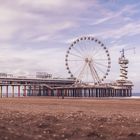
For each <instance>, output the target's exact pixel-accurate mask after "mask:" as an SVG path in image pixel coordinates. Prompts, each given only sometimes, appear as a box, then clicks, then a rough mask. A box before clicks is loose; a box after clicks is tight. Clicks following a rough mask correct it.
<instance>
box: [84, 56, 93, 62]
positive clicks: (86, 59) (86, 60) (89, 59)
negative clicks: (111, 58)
mask: <svg viewBox="0 0 140 140" xmlns="http://www.w3.org/2000/svg"><path fill="white" fill-rule="evenodd" d="M92 61H93V59H92V58H91V57H86V58H85V62H86V63H91V62H92Z"/></svg>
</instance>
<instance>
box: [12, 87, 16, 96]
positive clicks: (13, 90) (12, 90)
mask: <svg viewBox="0 0 140 140" xmlns="http://www.w3.org/2000/svg"><path fill="white" fill-rule="evenodd" d="M14 94H15V93H14V86H12V97H13V98H14V96H15V95H14Z"/></svg>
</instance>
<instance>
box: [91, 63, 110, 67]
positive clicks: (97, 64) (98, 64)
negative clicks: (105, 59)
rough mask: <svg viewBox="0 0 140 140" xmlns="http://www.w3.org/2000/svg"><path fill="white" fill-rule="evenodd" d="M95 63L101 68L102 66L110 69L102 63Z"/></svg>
mask: <svg viewBox="0 0 140 140" xmlns="http://www.w3.org/2000/svg"><path fill="white" fill-rule="evenodd" d="M94 63H96V64H97V65H100V66H102V67H106V68H107V67H108V65H105V64H102V63H99V62H94Z"/></svg>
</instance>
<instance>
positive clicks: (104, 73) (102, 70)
mask: <svg viewBox="0 0 140 140" xmlns="http://www.w3.org/2000/svg"><path fill="white" fill-rule="evenodd" d="M95 67H96V68H97V69H98V70H99V71H100V72H101V73H103V75H105V74H106V72H104V71H103V70H102V69H101V68H99V67H98V66H97V65H96V66H95Z"/></svg>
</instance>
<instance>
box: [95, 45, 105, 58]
mask: <svg viewBox="0 0 140 140" xmlns="http://www.w3.org/2000/svg"><path fill="white" fill-rule="evenodd" d="M97 48H98V49H96V50H95V51H94V52H93V54H94V56H96V57H97V55H99V53H101V52H103V51H101V52H99V51H100V50H101V47H97Z"/></svg>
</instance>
